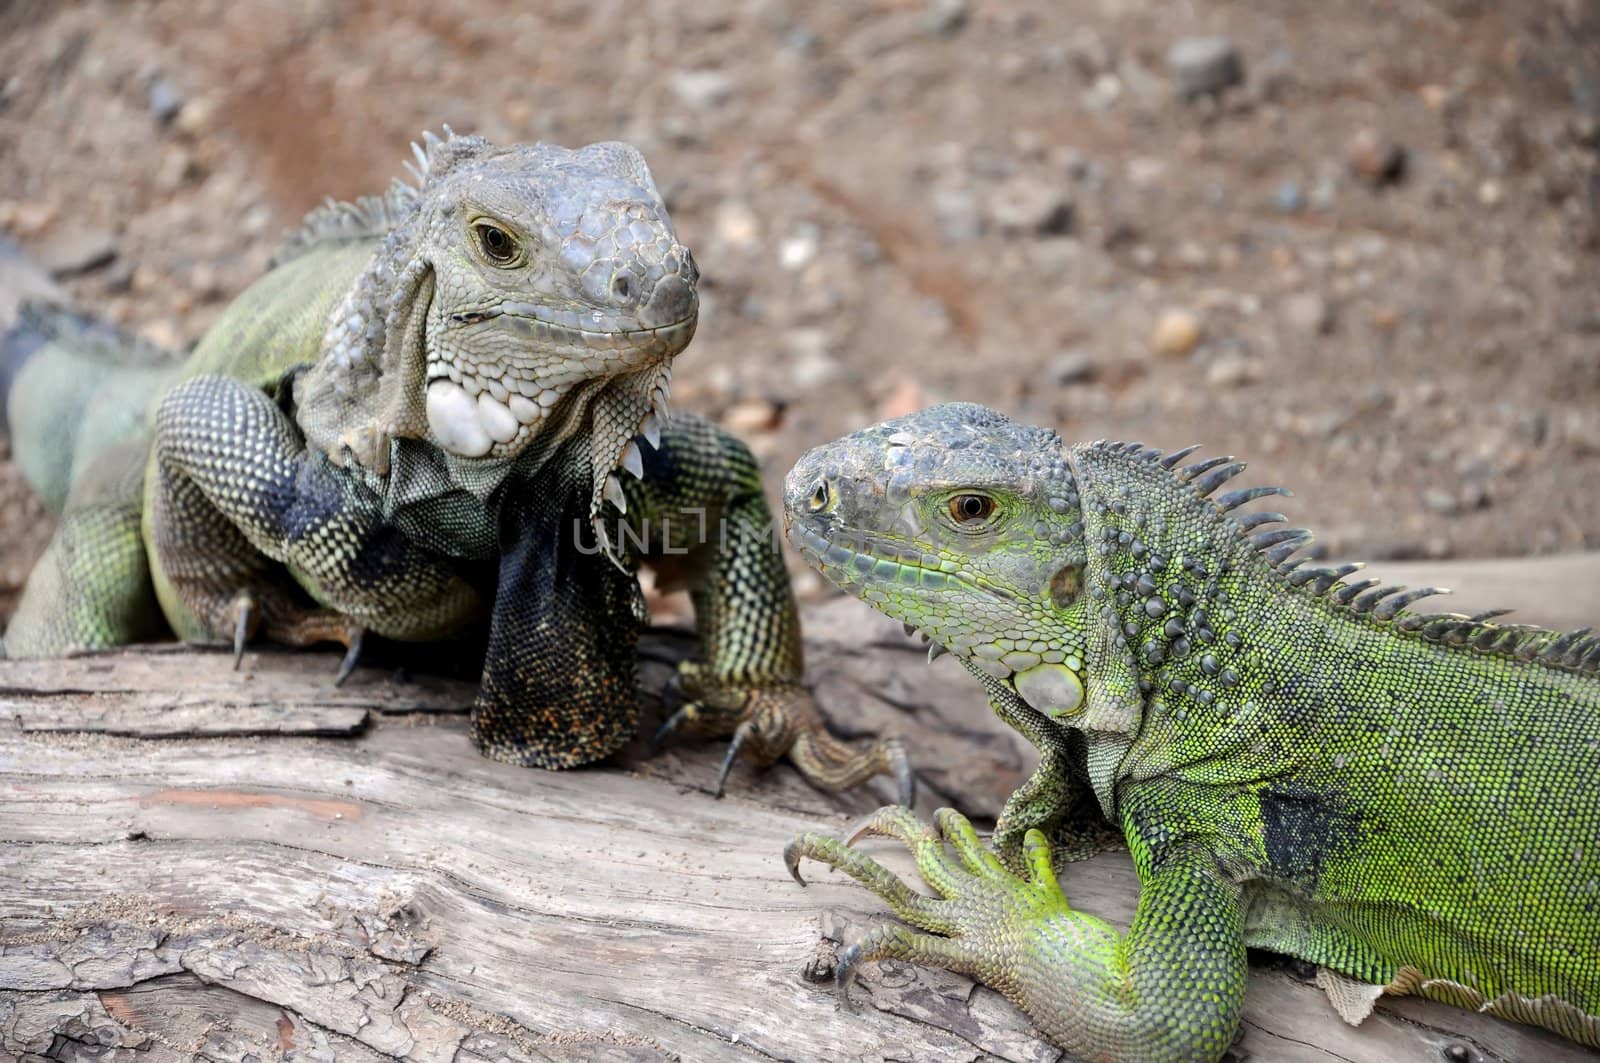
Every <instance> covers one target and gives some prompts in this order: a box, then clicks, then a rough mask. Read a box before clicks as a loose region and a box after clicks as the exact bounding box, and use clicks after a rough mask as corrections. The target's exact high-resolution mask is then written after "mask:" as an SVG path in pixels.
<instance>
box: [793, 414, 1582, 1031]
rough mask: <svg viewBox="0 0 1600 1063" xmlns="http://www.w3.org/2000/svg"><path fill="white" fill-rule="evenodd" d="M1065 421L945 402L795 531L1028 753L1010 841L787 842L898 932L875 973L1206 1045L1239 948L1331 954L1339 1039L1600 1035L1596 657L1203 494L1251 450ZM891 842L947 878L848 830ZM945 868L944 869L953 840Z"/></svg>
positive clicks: (1220, 1018)
mask: <svg viewBox="0 0 1600 1063" xmlns="http://www.w3.org/2000/svg"><path fill="white" fill-rule="evenodd" d="M1191 450H1193V448H1190V449H1189V450H1183V451H1178V452H1177V453H1174V454H1169V455H1166V456H1163V455H1162V454H1161V453H1160V452H1159V451H1155V450H1148V449H1145V448H1144V447H1143V446H1141V445H1140V444H1137V443H1092V444H1087V445H1079V446H1063V445H1062V443H1061V440H1060V439H1059V438H1058V437H1057V436H1056V434H1055V433H1054V432H1050V431H1046V430H1043V429H1038V428H1031V427H1028V426H1025V425H1021V424H1017V423H1015V422H1013V421H1011V420H1008V419H1007V418H1005V417H1004V416H1002V415H1000V414H997V413H994V412H993V411H990V410H987V409H984V408H983V407H981V406H972V405H965V404H952V405H946V406H939V407H935V408H933V409H930V410H925V411H923V412H921V413H917V414H913V415H911V416H909V417H903V418H901V419H899V420H895V421H889V422H886V423H884V424H881V425H878V426H876V427H873V428H869V429H866V430H864V431H862V432H858V433H856V434H855V435H852V436H848V437H846V438H844V439H842V440H839V441H838V442H835V443H832V444H830V445H828V446H824V447H819V448H817V449H815V450H813V451H811V452H810V453H808V454H807V455H806V456H805V457H804V458H803V459H801V461H800V463H799V464H798V465H797V466H796V467H795V469H794V471H793V472H791V473H790V474H789V478H788V482H787V484H786V489H785V501H786V508H787V511H788V524H789V536H790V539H791V541H792V542H793V543H794V544H795V545H796V546H797V547H798V548H799V549H800V550H801V551H802V552H803V553H804V554H805V556H806V557H807V559H808V560H810V561H811V562H812V563H813V564H814V565H816V566H817V567H818V568H819V569H820V570H821V571H822V572H823V573H824V574H825V575H826V576H827V577H828V578H829V579H830V580H832V581H833V582H835V583H837V584H838V585H839V586H840V587H842V588H844V589H846V590H848V591H849V592H851V593H853V594H855V595H857V596H859V597H861V598H863V599H865V600H866V601H868V602H870V603H872V604H873V605H874V606H876V607H877V608H878V609H880V610H882V611H883V612H885V613H887V614H889V615H890V616H893V617H895V618H897V619H899V620H902V621H904V622H905V623H906V624H907V625H908V626H913V627H915V628H917V629H920V630H921V631H922V632H923V633H924V634H926V635H927V636H928V637H929V638H930V639H932V640H933V642H934V643H935V645H936V648H943V649H947V650H948V651H949V652H950V653H952V654H953V655H955V656H956V657H958V658H959V659H960V661H961V662H962V664H964V665H965V666H966V668H967V670H968V671H970V672H971V673H972V674H973V675H974V676H976V677H977V678H978V679H979V680H980V682H981V683H982V684H983V686H984V688H985V689H986V691H987V693H988V696H989V699H990V704H991V705H992V707H993V708H994V711H995V712H996V713H997V714H999V716H1000V717H1001V718H1003V719H1004V720H1006V721H1007V722H1008V723H1010V724H1011V725H1012V726H1014V727H1016V728H1017V729H1018V730H1019V731H1021V732H1022V733H1023V734H1024V735H1026V736H1027V737H1028V738H1029V739H1030V740H1032V741H1033V742H1034V743H1035V744H1036V745H1037V746H1038V747H1039V750H1040V753H1041V760H1040V766H1039V769H1038V772H1037V774H1035V775H1034V776H1033V778H1032V779H1030V780H1029V782H1028V783H1027V784H1026V785H1024V786H1023V787H1022V788H1021V789H1020V790H1019V791H1018V792H1017V793H1016V794H1015V795H1013V796H1012V798H1011V799H1010V801H1009V802H1008V803H1007V805H1006V807H1005V810H1004V812H1003V814H1002V816H1001V820H1000V823H999V825H998V828H997V830H996V834H995V843H996V850H997V851H998V858H997V856H996V855H995V854H994V853H992V852H991V851H990V850H989V849H987V848H985V847H984V846H983V845H982V844H981V842H980V841H979V840H978V837H977V835H976V834H975V833H974V832H973V829H972V827H971V826H970V825H969V824H968V823H967V821H966V820H965V819H963V818H962V817H961V816H959V815H957V814H955V813H954V812H951V811H949V810H943V811H941V812H940V813H939V815H938V816H937V817H936V826H935V827H923V826H922V825H921V824H919V823H918V822H917V821H916V820H915V818H913V817H912V816H911V814H910V813H909V812H907V811H906V810H904V809H894V808H891V809H884V810H882V811H880V812H879V813H877V814H876V815H875V816H874V817H873V818H872V819H870V820H869V821H867V823H866V824H865V825H864V826H863V827H862V828H860V829H859V830H858V831H856V832H855V834H854V835H853V836H852V838H851V839H849V840H847V841H846V842H843V843H841V842H839V841H836V840H834V839H832V838H828V837H825V836H822V835H818V834H807V835H804V836H802V837H801V838H799V839H797V840H796V841H795V842H794V843H793V844H792V845H791V846H790V847H789V850H788V851H787V853H786V858H787V860H788V862H789V866H790V869H791V871H796V877H797V878H798V877H799V875H798V873H797V868H798V865H799V862H800V859H801V858H802V857H807V856H809V857H812V858H814V859H817V860H821V861H824V862H825V863H828V864H831V865H832V866H834V867H836V868H839V869H840V870H843V871H845V872H846V873H848V874H850V875H851V876H853V877H854V878H856V879H857V880H858V881H860V882H861V883H863V884H864V885H866V886H868V887H869V888H870V889H872V890H873V891H874V892H875V893H877V894H879V895H880V896H881V897H883V898H884V899H885V900H887V901H888V902H889V905H890V907H891V908H893V910H894V911H895V912H896V913H897V914H898V915H899V916H900V917H901V918H902V919H904V920H905V921H906V922H907V923H910V924H912V925H913V926H916V927H919V928H921V929H922V930H924V931H930V932H931V933H916V932H913V931H911V930H908V929H907V928H906V927H904V926H898V925H890V926H885V927H882V928H879V929H876V930H874V931H872V932H870V933H869V934H868V935H867V936H866V938H865V939H863V940H862V941H860V942H858V943H856V944H854V945H851V946H850V947H849V948H848V949H847V950H846V951H845V953H844V954H843V956H842V958H841V961H840V963H839V966H838V983H839V987H840V990H841V992H843V991H844V990H845V989H846V987H847V985H848V980H849V978H850V976H851V973H852V972H853V971H854V969H855V968H856V966H857V965H858V964H859V963H860V962H861V961H862V960H864V959H872V958H876V957H890V958H895V959H902V960H909V961H912V962H918V963H927V964H933V965H937V966H941V967H947V968H950V969H952V970H956V971H961V972H964V973H967V974H970V975H972V976H974V977H976V978H978V979H980V980H982V981H984V982H986V983H988V984H989V985H991V986H993V987H995V988H996V989H998V990H1000V991H1001V992H1003V993H1005V994H1006V995H1007V996H1008V997H1009V998H1010V999H1011V1000H1013V1001H1014V1002H1015V1003H1016V1004H1017V1005H1018V1006H1020V1007H1021V1008H1022V1009H1023V1010H1024V1011H1025V1012H1027V1014H1028V1015H1029V1016H1030V1017H1032V1019H1033V1020H1034V1021H1035V1022H1036V1023H1037V1024H1038V1025H1039V1026H1040V1027H1041V1028H1042V1029H1043V1030H1044V1031H1045V1033H1046V1034H1048V1035H1049V1036H1050V1037H1051V1039H1053V1040H1054V1041H1056V1042H1057V1043H1059V1044H1060V1045H1062V1046H1063V1047H1064V1048H1066V1049H1067V1050H1068V1051H1069V1052H1071V1053H1073V1054H1075V1055H1078V1056H1082V1057H1086V1058H1091V1059H1133V1060H1166V1059H1172V1060H1196V1059H1215V1058H1217V1057H1218V1056H1220V1055H1222V1054H1223V1052H1224V1051H1225V1050H1226V1049H1227V1047H1228V1045H1229V1043H1230V1041H1231V1040H1232V1038H1233V1036H1234V1031H1235V1028H1236V1026H1237V1024H1238V1022H1239V1014H1240V1009H1241V1005H1242V1000H1243V996H1244V987H1245V950H1246V948H1247V947H1248V948H1261V949H1268V950H1271V951H1275V952H1280V953H1285V954H1288V955H1291V956H1296V957H1300V958H1301V959H1304V960H1308V961H1310V962H1312V963H1315V964H1317V965H1319V966H1320V968H1321V970H1320V971H1319V973H1318V982H1319V983H1320V984H1321V985H1323V987H1324V988H1326V989H1327V990H1328V993H1329V995H1330V997H1331V998H1332V999H1333V1001H1334V1003H1335V1004H1336V1006H1338V1007H1339V1010H1340V1013H1341V1014H1342V1015H1344V1017H1345V1018H1346V1019H1348V1020H1349V1021H1352V1022H1356V1021H1359V1020H1360V1019H1361V1018H1362V1017H1364V1016H1365V1014H1366V1013H1367V1012H1368V1011H1370V1010H1371V1007H1372V1004H1373V1002H1374V1001H1375V1000H1376V999H1377V997H1378V996H1379V995H1380V994H1381V993H1384V992H1389V993H1396V994H1405V993H1418V994H1421V995H1423V996H1427V997H1431V998H1434V999H1436V1000H1443V1001H1447V1002H1449V1003H1452V1004H1457V1005H1460V1006H1463V1007H1471V1008H1478V1009H1480V1010H1483V1011H1486V1012H1489V1013H1492V1014H1494V1015H1499V1016H1503V1017H1506V1018H1511V1019H1517V1020H1520V1021H1523V1022H1529V1023H1535V1024H1537V1025H1540V1026H1544V1027H1547V1028H1549V1029H1551V1030H1555V1031H1557V1032H1559V1033H1561V1034H1564V1035H1565V1036H1567V1037H1570V1038H1572V1039H1574V1040H1577V1041H1580V1042H1582V1043H1584V1044H1587V1045H1591V1046H1600V670H1597V669H1600V639H1597V638H1596V637H1595V636H1593V635H1591V634H1589V632H1588V631H1587V629H1586V630H1584V631H1578V632H1572V633H1570V634H1562V633H1559V632H1552V631H1544V630H1540V629H1537V628H1529V627H1522V626H1512V625H1505V624H1500V623H1496V622H1493V621H1492V620H1491V616H1493V615H1498V614H1485V615H1483V616H1477V617H1465V616H1460V615H1456V614H1419V613H1413V612H1410V611H1408V610H1407V607H1408V606H1410V605H1411V603H1412V602H1414V601H1416V600H1417V599H1418V598H1421V597H1423V596H1424V595H1427V594H1432V593H1437V592H1436V591H1434V590H1431V589H1429V590H1422V591H1405V592H1402V591H1401V590H1400V589H1399V588H1395V587H1385V586H1381V585H1380V584H1379V583H1378V581H1377V580H1371V579H1367V580H1361V581H1359V582H1351V577H1352V576H1353V575H1354V573H1355V571H1356V570H1357V568H1359V566H1356V565H1347V566H1343V567H1339V568H1320V567H1312V566H1309V565H1306V564H1303V563H1302V561H1303V559H1301V558H1294V557H1293V556H1292V555H1293V554H1294V553H1295V552H1296V551H1297V550H1298V549H1299V548H1300V547H1301V546H1303V545H1304V544H1305V543H1306V542H1307V541H1308V540H1309V535H1308V533H1306V532H1305V531H1303V530H1299V529H1279V530H1257V529H1261V528H1262V527H1263V526H1264V525H1271V524H1274V523H1277V522H1279V521H1282V520H1283V519H1284V518H1283V517H1282V516H1281V515H1280V514H1277V513H1266V512H1246V511H1245V510H1243V509H1242V508H1241V507H1243V506H1245V505H1246V504H1247V503H1249V502H1251V501H1252V500H1254V499H1257V498H1261V497H1264V496H1268V495H1273V494H1286V493H1287V492H1284V491H1282V490H1280V489H1278V488H1246V489H1244V490H1235V491H1229V492H1227V493H1223V494H1218V493H1217V492H1218V490H1219V489H1220V488H1222V487H1223V485H1224V484H1225V483H1226V482H1227V481H1228V480H1230V479H1231V478H1232V477H1233V476H1235V475H1236V474H1238V473H1239V472H1240V471H1241V470H1242V469H1243V468H1244V465H1243V464H1242V463H1237V462H1233V461H1232V460H1231V459H1229V458H1212V459H1210V460H1205V461H1199V462H1196V463H1194V464H1188V465H1185V464H1184V462H1185V460H1186V459H1187V457H1188V455H1189V453H1190V451H1191ZM1079 795H1081V797H1082V801H1083V802H1087V803H1089V804H1090V806H1091V808H1090V809H1089V811H1090V812H1095V811H1098V812H1099V813H1101V814H1103V815H1104V817H1105V818H1106V819H1108V820H1109V821H1110V822H1111V823H1112V824H1113V825H1115V827H1116V828H1117V829H1118V830H1119V831H1120V832H1121V833H1122V834H1123V835H1124V837H1125V838H1126V841H1127V844H1128V847H1129V849H1130V850H1131V851H1132V855H1133V860H1134V864H1135V867H1136V869H1137V871H1138V874H1139V880H1140V883H1141V890H1140V896H1139V903H1138V908H1137V913H1136V915H1135V917H1134V920H1133V925H1132V927H1131V929H1130V930H1129V931H1128V933H1127V934H1126V935H1125V936H1124V935H1122V934H1119V933H1118V932H1117V931H1116V930H1115V929H1113V928H1112V927H1111V926H1109V925H1107V924H1106V923H1105V922H1103V921H1101V920H1099V919H1096V918H1094V917H1093V916H1090V915H1086V914H1084V913H1082V912H1078V911H1075V910H1073V909H1072V908H1071V907H1069V905H1068V903H1067V899H1066V897H1065V896H1064V895H1063V894H1062V892H1061V889H1060V888H1059V887H1058V886H1057V884H1056V878H1055V875H1054V872H1053V870H1052V866H1051V862H1052V851H1051V847H1050V844H1049V839H1050V836H1051V832H1052V831H1053V830H1056V829H1058V828H1059V825H1061V824H1062V823H1064V822H1067V821H1069V820H1070V819H1074V818H1079V817H1081V815H1082V813H1083V812H1084V811H1085V810H1084V809H1083V808H1081V807H1078V808H1075V807H1074V802H1075V798H1077V797H1078V796H1079ZM865 834H886V835H890V836H893V837H896V838H898V839H900V840H901V841H903V842H904V843H905V844H907V845H908V846H910V847H911V848H912V849H913V850H914V852H915V854H916V857H917V864H918V867H919V870H920V871H921V873H922V875H923V877H924V878H926V879H927V881H928V883H929V884H930V885H931V886H933V887H934V889H935V890H936V891H937V893H938V896H937V897H927V896H924V895H921V894H917V893H914V892H912V891H911V890H910V889H908V888H907V887H906V886H905V885H904V884H902V883H901V882H900V881H899V880H898V879H896V878H894V877H893V876H892V875H891V874H890V873H889V872H888V871H886V870H885V869H884V868H882V867H881V866H880V865H878V864H876V863H874V862H873V861H872V860H870V859H868V858H867V857H865V856H862V855H861V854H860V853H858V852H856V851H855V850H854V849H851V848H849V847H848V846H849V844H850V842H851V841H853V840H854V838H856V837H860V836H862V835H865ZM947 845H948V846H949V848H950V849H951V850H953V853H954V855H953V857H952V856H951V855H949V854H948V853H947V850H946V846H947Z"/></svg>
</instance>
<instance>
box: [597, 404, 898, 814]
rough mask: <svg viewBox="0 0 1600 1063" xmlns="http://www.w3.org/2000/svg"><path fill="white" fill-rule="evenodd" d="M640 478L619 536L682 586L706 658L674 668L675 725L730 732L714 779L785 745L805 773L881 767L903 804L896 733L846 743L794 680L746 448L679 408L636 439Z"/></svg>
mask: <svg viewBox="0 0 1600 1063" xmlns="http://www.w3.org/2000/svg"><path fill="white" fill-rule="evenodd" d="M640 455H641V461H640V471H641V472H642V474H643V475H642V477H641V478H639V479H638V480H635V481H633V482H631V483H628V484H626V485H625V496H626V503H627V515H626V525H625V528H624V529H623V530H625V531H626V532H627V535H626V536H624V537H623V538H624V539H625V541H624V543H623V545H624V546H628V547H631V549H632V551H633V554H634V556H635V557H636V558H637V559H642V560H644V561H646V562H648V563H651V564H653V565H655V566H656V567H657V569H658V572H659V573H661V574H663V575H665V576H667V577H668V578H669V584H670V579H672V578H676V579H677V580H679V581H681V583H682V584H683V585H686V586H687V587H688V588H689V590H690V594H691V596H692V598H693V600H694V607H695V620H696V624H697V626H698V628H699V631H700V635H701V641H702V643H703V649H704V654H703V659H702V660H700V661H694V662H688V663H686V664H685V665H684V666H683V667H682V668H681V669H680V671H679V673H678V677H677V679H678V686H679V687H680V689H681V693H682V695H683V697H684V698H685V699H686V700H685V704H684V705H683V706H682V707H681V708H679V709H678V710H677V712H676V713H674V715H673V716H672V717H671V718H669V720H668V721H667V723H666V725H665V726H664V727H663V729H662V731H663V734H662V736H659V737H664V736H665V735H666V734H670V733H671V732H672V731H674V730H676V729H677V728H679V727H687V728H688V729H690V730H692V731H695V732H697V733H700V734H707V735H713V736H719V737H720V736H731V737H732V740H733V741H732V745H731V746H730V747H729V750H728V755H727V756H726V757H725V758H724V760H723V765H722V772H721V774H720V775H719V777H718V780H717V792H718V793H721V791H722V783H723V780H724V779H725V778H726V776H727V772H728V769H729V768H730V767H731V766H732V763H733V760H734V759H735V757H737V756H738V755H739V754H740V753H741V752H742V753H743V754H744V755H745V756H747V757H749V758H750V759H752V760H754V761H755V762H756V763H758V764H763V765H766V764H771V763H774V762H775V761H777V760H778V759H780V758H782V757H784V756H787V757H788V758H789V760H790V761H791V762H793V764H794V765H795V767H796V768H798V769H799V771H800V774H801V775H803V776H804V777H805V778H806V779H807V781H809V782H810V783H812V785H814V786H817V787H819V788H821V789H824V790H844V789H848V788H850V787H853V786H857V785H859V784H861V783H863V782H865V781H866V780H867V779H869V778H871V777H872V776H874V775H880V774H882V775H890V776H892V777H893V778H894V779H895V780H896V782H897V784H898V787H899V796H900V799H901V800H902V801H904V802H906V803H908V804H909V803H910V800H911V795H912V775H911V769H910V765H909V763H908V761H907V760H906V756H905V752H904V750H903V749H902V748H901V747H900V744H899V743H898V742H897V741H895V740H894V739H880V740H878V741H876V742H872V743H869V744H867V745H865V746H862V747H859V748H857V747H852V746H850V745H847V744H846V743H844V742H842V741H840V740H839V739H837V738H835V737H834V736H833V735H831V734H830V733H829V732H828V729H827V726H826V724H825V723H824V721H823V718H822V714H821V712H820V710H819V709H818V708H817V705H816V702H815V701H814V700H813V699H812V697H811V693H810V691H809V690H807V689H806V687H805V686H804V684H803V682H802V675H803V664H802V658H801V648H800V617H799V612H798V610H797V609H796V607H795V602H794V596H793V594H792V592H791V591H790V587H789V574H788V571H787V569H786V568H785V567H784V563H783V555H782V554H781V553H780V551H779V548H778V539H777V535H776V531H777V529H776V527H775V525H774V523H773V519H772V513H771V511H770V510H769V509H768V508H767V503H766V500H765V498H764V497H763V496H762V492H761V481H760V475H759V472H758V471H757V468H756V463H755V459H754V458H753V457H752V456H751V454H750V452H749V450H748V449H746V448H745V446H744V445H743V444H742V443H740V442H739V441H738V440H736V439H734V438H733V437H732V436H730V435H728V434H727V433H726V432H722V431H720V430H719V429H717V428H716V427H715V426H714V425H712V424H711V423H709V422H708V421H705V420H704V419H702V418H699V417H694V416H690V415H681V414H680V415H676V416H674V418H673V421H672V424H671V426H670V427H669V428H667V430H666V431H664V432H663V433H662V435H661V438H660V445H659V446H649V445H643V446H641V448H640Z"/></svg>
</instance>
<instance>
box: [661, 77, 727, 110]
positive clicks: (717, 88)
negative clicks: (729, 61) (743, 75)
mask: <svg viewBox="0 0 1600 1063" xmlns="http://www.w3.org/2000/svg"><path fill="white" fill-rule="evenodd" d="M669 85H670V86H671V88H672V94H673V95H674V96H676V97H678V100H679V102H680V103H682V104H683V105H684V106H686V107H692V108H694V109H696V110H710V109H711V108H713V107H720V106H721V105H722V104H724V103H727V102H728V97H730V96H732V95H733V79H732V78H730V77H729V76H728V75H727V74H724V73H723V72H722V71H720V70H679V71H678V72H677V73H675V74H673V75H672V80H671V81H670V82H669Z"/></svg>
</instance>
